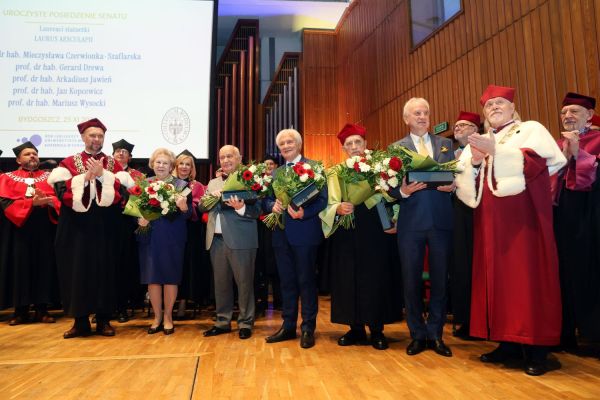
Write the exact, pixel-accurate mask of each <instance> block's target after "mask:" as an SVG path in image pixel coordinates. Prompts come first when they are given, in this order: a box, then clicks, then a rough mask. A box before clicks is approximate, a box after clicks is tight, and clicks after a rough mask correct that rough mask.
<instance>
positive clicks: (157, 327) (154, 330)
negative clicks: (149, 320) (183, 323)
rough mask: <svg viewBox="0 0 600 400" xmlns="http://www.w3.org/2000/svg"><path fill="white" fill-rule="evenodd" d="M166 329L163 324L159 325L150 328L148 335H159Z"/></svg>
mask: <svg viewBox="0 0 600 400" xmlns="http://www.w3.org/2000/svg"><path fill="white" fill-rule="evenodd" d="M163 329H164V326H163V324H162V322H161V323H160V324H158V326H155V327H152V326H150V328H148V335H154V334H155V333H158V332H160V331H162V330H163Z"/></svg>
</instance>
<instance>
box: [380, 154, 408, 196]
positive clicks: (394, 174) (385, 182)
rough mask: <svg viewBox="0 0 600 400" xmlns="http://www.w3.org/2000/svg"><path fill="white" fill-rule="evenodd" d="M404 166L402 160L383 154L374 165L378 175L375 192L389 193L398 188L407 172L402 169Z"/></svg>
mask: <svg viewBox="0 0 600 400" xmlns="http://www.w3.org/2000/svg"><path fill="white" fill-rule="evenodd" d="M404 165H405V164H404V162H403V161H402V158H400V157H397V156H395V155H390V154H389V153H385V152H382V153H381V154H380V157H379V158H378V160H377V161H376V162H375V163H374V165H373V171H374V173H375V174H376V185H375V190H380V191H383V192H387V191H388V190H390V189H391V188H396V187H398V184H399V183H400V182H402V179H403V178H404V174H405V171H404V170H403V169H402V167H403V166H404Z"/></svg>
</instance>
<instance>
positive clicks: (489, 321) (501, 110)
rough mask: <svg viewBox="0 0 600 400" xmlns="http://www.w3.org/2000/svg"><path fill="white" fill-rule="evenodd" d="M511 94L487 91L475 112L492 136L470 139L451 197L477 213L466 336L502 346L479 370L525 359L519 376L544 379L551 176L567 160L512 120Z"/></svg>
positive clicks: (531, 128) (554, 326)
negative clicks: (522, 373) (480, 113)
mask: <svg viewBox="0 0 600 400" xmlns="http://www.w3.org/2000/svg"><path fill="white" fill-rule="evenodd" d="M514 94H515V90H514V89H513V88H510V87H504V86H495V85H490V86H488V88H487V89H486V90H485V91H484V93H483V95H482V96H481V105H482V106H483V114H484V116H485V118H486V119H487V120H488V122H489V124H490V126H491V129H490V131H489V132H488V133H487V134H483V135H480V134H477V133H475V134H473V135H471V136H469V145H468V146H467V147H466V148H465V150H464V151H463V153H462V154H461V156H460V160H461V161H462V163H463V164H464V167H465V170H464V172H463V173H461V174H459V175H458V176H457V178H456V185H457V195H458V197H459V198H460V199H461V200H462V201H463V202H465V204H467V205H469V206H471V207H473V208H475V210H474V232H473V237H474V243H473V248H474V254H473V282H472V302H471V324H470V328H471V331H470V333H471V336H475V337H480V338H485V339H489V340H494V341H498V342H500V346H499V347H498V348H497V349H496V350H494V351H492V352H490V353H486V354H483V355H482V356H481V361H482V362H486V363H502V362H504V361H506V360H507V359H510V358H521V357H523V355H524V356H525V373H527V374H528V375H542V374H544V373H545V372H546V355H547V352H548V350H547V347H546V346H553V345H557V344H558V343H559V341H560V328H561V301H560V286H559V278H558V259H557V254H556V244H555V241H554V234H553V231H552V198H551V191H550V175H551V174H554V173H556V172H557V171H558V170H559V169H560V168H561V167H562V166H563V165H565V162H566V160H565V157H564V155H563V154H562V152H561V150H560V149H559V147H558V146H557V144H556V142H555V141H554V139H553V138H552V136H551V135H550V133H549V132H548V130H547V129H546V128H544V127H543V126H542V125H541V124H540V123H539V122H536V121H526V122H521V121H518V120H515V118H514V114H515V104H514V102H513V98H514Z"/></svg>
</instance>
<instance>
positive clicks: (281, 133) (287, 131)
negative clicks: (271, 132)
mask: <svg viewBox="0 0 600 400" xmlns="http://www.w3.org/2000/svg"><path fill="white" fill-rule="evenodd" d="M285 135H290V136H292V137H293V138H294V140H295V141H296V143H298V145H302V135H300V132H298V131H297V130H295V129H283V130H281V131H279V133H278V134H277V136H276V137H275V143H276V144H277V145H279V138H280V137H282V136H285Z"/></svg>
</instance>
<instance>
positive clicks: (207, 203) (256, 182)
mask: <svg viewBox="0 0 600 400" xmlns="http://www.w3.org/2000/svg"><path fill="white" fill-rule="evenodd" d="M272 180H273V178H272V177H271V175H269V174H268V173H267V166H266V165H265V164H264V163H259V164H254V163H250V164H248V165H239V166H238V168H237V169H236V170H235V171H234V172H232V173H231V174H230V175H229V176H228V177H227V179H226V180H225V183H224V185H223V189H222V196H221V197H222V198H223V200H224V201H226V200H227V199H226V198H225V197H226V196H223V194H224V193H225V192H230V191H245V192H250V193H253V194H255V195H256V197H255V198H262V197H265V196H267V195H268V194H270V193H271V190H272V189H271V182H272ZM200 201H201V202H202V205H203V206H204V208H206V209H207V210H210V209H211V208H213V207H214V206H215V204H217V202H218V201H219V197H217V196H214V195H212V194H210V193H207V194H205V195H204V196H202V198H201V199H200Z"/></svg>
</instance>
